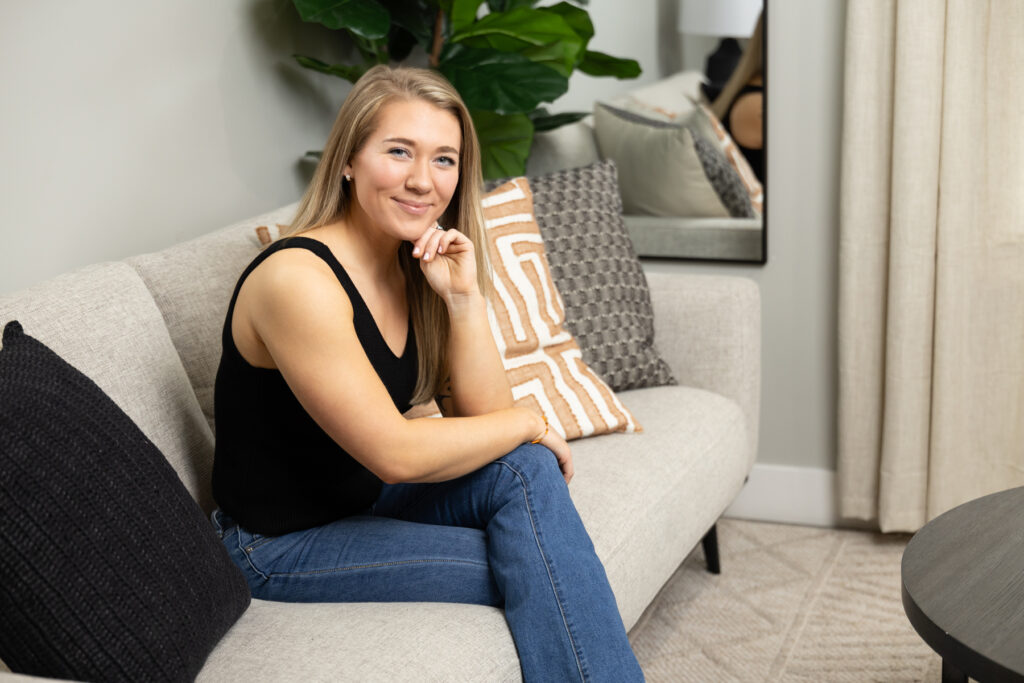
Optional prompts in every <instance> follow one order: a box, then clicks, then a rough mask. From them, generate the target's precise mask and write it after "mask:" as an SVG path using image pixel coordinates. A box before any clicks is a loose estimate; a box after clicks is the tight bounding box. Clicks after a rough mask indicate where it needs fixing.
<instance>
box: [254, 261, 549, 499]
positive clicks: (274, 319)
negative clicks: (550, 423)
mask: <svg viewBox="0 0 1024 683" xmlns="http://www.w3.org/2000/svg"><path fill="white" fill-rule="evenodd" d="M243 288H244V289H247V290H248V291H247V292H245V295H246V296H248V297H250V301H252V302H253V304H252V305H251V306H249V311H250V322H251V324H252V326H253V328H254V331H255V332H256V335H257V336H258V337H259V339H260V341H261V342H262V344H263V345H264V346H265V347H266V349H267V351H268V353H269V355H270V356H271V357H272V358H273V360H274V364H275V365H276V367H277V369H278V370H280V372H281V374H282V375H283V377H284V379H285V381H286V382H287V383H288V386H289V387H290V388H291V390H292V392H293V393H294V394H295V396H296V398H297V399H298V400H299V402H300V403H301V404H302V406H303V408H305V410H306V411H307V412H308V413H309V414H310V416H311V417H312V418H313V419H314V420H315V421H316V422H317V424H319V425H320V427H321V428H323V430H324V431H325V432H327V434H328V435H329V436H330V437H331V438H332V439H334V441H335V442H337V443H338V444H339V445H340V446H341V447H342V448H344V449H345V450H346V451H347V452H348V453H349V454H351V455H352V457H353V458H355V459H356V460H357V461H358V462H359V463H361V464H362V465H363V466H365V467H366V468H367V469H368V470H370V471H371V472H373V473H374V474H375V475H377V476H378V477H380V479H382V480H383V481H385V482H388V483H397V482H428V481H445V480H447V479H452V478H455V477H459V476H462V475H463V474H468V473H469V472H472V471H474V470H477V469H479V468H480V467H482V466H483V465H486V464H487V463H489V462H491V461H493V460H495V459H497V458H499V457H501V456H502V455H504V454H505V453H507V452H509V451H511V450H512V449H514V448H515V447H516V446H518V445H519V444H521V443H523V442H525V441H530V440H532V439H535V438H537V437H538V436H540V434H542V433H543V432H544V424H543V421H542V419H541V418H540V417H538V416H537V415H535V414H534V413H532V412H530V411H527V410H524V409H520V408H513V407H507V408H504V409H502V410H498V411H494V412H488V413H486V414H483V415H477V416H473V417H460V418H444V419H440V420H439V419H436V418H421V419H416V420H407V419H405V418H404V417H402V415H401V414H400V413H399V412H398V410H397V409H396V408H395V406H394V403H393V402H392V401H391V397H390V396H389V395H388V391H387V389H386V388H385V387H384V384H383V383H382V382H381V380H380V378H379V377H378V376H377V373H376V371H375V370H374V369H373V366H372V365H371V363H370V360H369V358H367V356H366V353H365V352H364V351H363V348H362V345H361V344H360V343H359V339H358V337H357V336H356V332H355V327H354V326H353V323H352V305H351V302H350V301H349V299H348V296H347V295H346V294H345V291H344V289H342V287H340V286H339V284H338V281H337V278H336V277H335V276H334V274H333V272H332V271H331V270H330V268H329V267H328V266H327V265H326V264H325V263H324V262H323V261H322V260H320V259H319V258H318V257H316V256H315V255H314V254H311V253H308V252H306V251H304V250H300V249H288V250H284V251H281V252H279V253H277V254H274V255H273V256H271V257H269V258H268V259H267V260H266V261H265V262H264V263H263V264H261V265H260V266H259V267H258V268H257V269H256V270H254V271H253V272H252V273H251V274H250V276H249V278H248V279H247V280H246V282H245V284H244V285H243ZM240 296H241V294H240ZM485 322H486V321H485ZM488 336H489V333H488Z"/></svg>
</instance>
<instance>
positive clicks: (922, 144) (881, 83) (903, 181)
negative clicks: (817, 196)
mask: <svg viewBox="0 0 1024 683" xmlns="http://www.w3.org/2000/svg"><path fill="white" fill-rule="evenodd" d="M847 12H848V14H847V28H846V64H845V81H844V105H843V106H844V120H843V140H842V177H841V191H840V196H841V199H840V253H839V261H840V263H839V269H840V270H839V283H840V284H839V488H840V491H839V493H840V513H841V514H842V515H843V516H844V517H850V518H860V519H877V520H878V523H879V526H880V527H881V529H882V530H883V531H914V530H917V529H918V528H920V527H921V526H922V525H923V524H924V523H925V522H927V521H928V520H930V519H932V518H933V517H935V516H937V515H939V514H941V513H942V512H944V511H946V510H948V509H950V508H952V507H954V506H956V505H959V504H960V503H963V502H966V501H968V500H970V499H972V498H976V497H978V496H982V495H985V494H988V493H992V492H994V491H999V490H1002V489H1006V488H1010V487H1014V486H1020V485H1024V1H1022V0H899V1H898V2H896V1H894V0H888V1H886V0H849V2H848V5H847Z"/></svg>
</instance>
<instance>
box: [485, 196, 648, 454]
mask: <svg viewBox="0 0 1024 683" xmlns="http://www.w3.org/2000/svg"><path fill="white" fill-rule="evenodd" d="M483 206H484V225H485V228H486V236H487V247H488V253H489V256H490V261H491V267H492V269H493V273H492V277H493V291H492V294H491V297H490V302H489V305H488V318H489V319H490V323H491V332H492V333H493V334H494V340H495V342H496V343H497V345H498V351H499V352H500V353H501V359H502V363H503V364H504V366H505V372H506V373H507V375H508V379H509V383H510V384H511V385H512V395H513V398H514V399H515V401H516V405H520V406H523V407H529V408H532V409H534V410H536V411H538V412H540V413H542V414H543V415H544V416H545V417H546V418H547V419H548V423H549V424H550V425H551V428H552V429H554V430H556V431H557V432H558V433H559V434H561V435H562V436H564V437H565V438H566V439H576V438H579V437H583V436H591V435H595V434H603V433H606V432H621V431H625V432H633V431H639V430H640V426H639V425H638V424H637V423H636V420H635V419H634V418H633V416H632V414H630V412H629V411H628V410H627V409H626V407H625V406H624V405H622V403H621V402H620V401H619V399H618V397H616V396H615V394H614V393H613V392H612V390H611V389H610V388H609V387H608V385H607V384H605V383H604V382H603V381H601V379H600V378H599V377H598V376H597V375H596V374H595V373H594V372H593V370H591V369H590V368H589V367H587V365H586V363H584V362H583V357H582V353H581V352H580V348H579V346H578V345H577V344H576V340H575V339H573V336H572V334H570V333H569V331H568V330H567V329H566V327H565V307H564V305H563V302H562V297H561V296H560V295H559V292H558V289H557V288H556V287H555V283H554V281H553V280H552V278H551V269H550V267H549V266H548V260H547V257H546V256H545V253H544V242H543V241H542V239H541V235H540V229H539V228H538V227H537V223H536V221H535V220H534V216H533V198H532V194H531V192H530V186H529V184H528V183H527V181H526V179H525V178H517V179H515V180H512V181H510V182H508V183H505V184H504V185H501V186H499V187H498V188H496V189H494V190H493V191H491V192H489V193H488V194H487V195H486V196H485V198H484V202H483Z"/></svg>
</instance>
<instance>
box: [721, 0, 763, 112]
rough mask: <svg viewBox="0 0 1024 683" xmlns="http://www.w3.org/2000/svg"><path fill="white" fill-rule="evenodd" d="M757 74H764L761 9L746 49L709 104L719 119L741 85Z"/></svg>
mask: <svg viewBox="0 0 1024 683" xmlns="http://www.w3.org/2000/svg"><path fill="white" fill-rule="evenodd" d="M758 74H761V75H764V10H761V14H760V15H758V17H757V26H756V27H755V28H754V33H753V34H752V35H751V36H750V40H749V41H747V49H746V50H744V51H743V56H742V57H740V61H739V63H738V64H737V65H736V68H735V69H733V72H732V75H731V76H730V77H729V80H728V81H726V83H725V87H724V88H722V92H721V93H719V95H718V97H716V98H715V101H714V103H713V104H712V105H711V111H712V112H713V113H714V115H715V116H716V117H718V120H719V121H721V120H723V119H724V118H725V112H727V111H728V110H729V105H730V104H732V101H733V100H735V99H736V95H738V94H739V92H740V90H742V89H743V86H745V85H746V84H747V83H749V82H750V79H751V78H753V77H754V76H757V75H758Z"/></svg>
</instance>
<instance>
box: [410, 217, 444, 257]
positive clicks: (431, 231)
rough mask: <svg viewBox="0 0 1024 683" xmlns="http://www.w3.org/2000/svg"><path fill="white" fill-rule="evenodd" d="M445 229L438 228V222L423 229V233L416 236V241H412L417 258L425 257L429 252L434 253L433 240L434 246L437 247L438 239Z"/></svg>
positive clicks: (414, 254) (413, 253)
mask: <svg viewBox="0 0 1024 683" xmlns="http://www.w3.org/2000/svg"><path fill="white" fill-rule="evenodd" d="M444 232H445V231H444V230H438V229H437V224H436V223H435V224H434V225H432V226H430V227H429V228H427V229H426V230H424V231H423V234H422V235H420V236H419V237H418V238H416V241H415V242H413V243H412V255H413V256H415V257H416V258H423V257H424V256H426V255H427V254H428V253H432V251H433V250H432V249H431V246H432V244H431V243H432V242H433V243H434V245H433V246H434V248H436V241H437V240H438V239H440V237H441V236H442V235H443V234H444Z"/></svg>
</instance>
